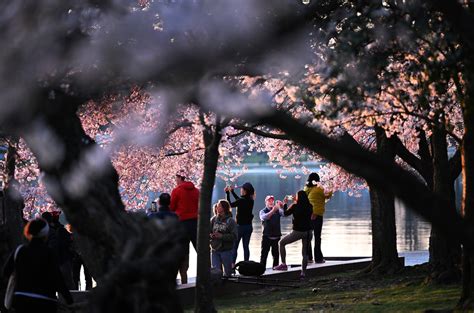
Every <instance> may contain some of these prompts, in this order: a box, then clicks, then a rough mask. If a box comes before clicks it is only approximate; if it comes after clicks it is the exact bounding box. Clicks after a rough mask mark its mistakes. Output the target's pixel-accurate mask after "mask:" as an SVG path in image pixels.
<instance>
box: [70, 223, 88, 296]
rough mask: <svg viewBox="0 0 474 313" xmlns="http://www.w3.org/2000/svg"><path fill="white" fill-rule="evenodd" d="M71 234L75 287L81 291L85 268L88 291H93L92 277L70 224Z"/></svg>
mask: <svg viewBox="0 0 474 313" xmlns="http://www.w3.org/2000/svg"><path fill="white" fill-rule="evenodd" d="M66 228H67V229H68V231H69V233H70V234H71V239H72V248H73V254H72V279H73V281H74V287H75V289H77V290H80V289H81V288H80V287H81V267H82V268H84V280H85V283H86V286H85V287H86V290H91V289H92V276H91V274H90V273H89V270H88V268H87V266H86V264H85V263H84V261H83V259H82V256H81V254H80V252H79V249H78V248H77V245H76V241H75V238H74V237H75V235H74V230H73V228H72V226H71V224H68V225H67V227H66Z"/></svg>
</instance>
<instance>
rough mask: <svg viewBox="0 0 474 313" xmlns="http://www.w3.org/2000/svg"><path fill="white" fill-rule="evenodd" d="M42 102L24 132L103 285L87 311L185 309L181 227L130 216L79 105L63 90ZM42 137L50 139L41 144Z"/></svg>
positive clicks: (96, 291) (100, 284) (93, 294)
mask: <svg viewBox="0 0 474 313" xmlns="http://www.w3.org/2000/svg"><path fill="white" fill-rule="evenodd" d="M51 98H52V99H51ZM43 99H48V100H47V101H46V100H45V101H44V103H42V110H41V113H38V114H37V120H36V122H34V123H32V125H33V126H32V128H31V129H26V128H24V129H22V131H24V136H23V137H24V138H25V140H26V142H27V144H28V145H29V147H30V148H31V150H32V151H33V153H34V154H35V156H36V158H37V159H38V163H39V166H40V169H41V171H42V172H43V173H44V179H43V181H44V183H45V185H46V187H47V189H48V192H49V194H50V195H51V197H52V198H53V199H54V201H55V202H56V203H57V204H58V206H59V207H60V208H61V209H62V210H63V212H64V213H65V214H66V217H67V219H68V221H69V222H70V223H71V225H72V226H73V228H74V229H75V234H76V237H75V240H76V242H77V243H78V247H79V250H80V251H81V253H82V255H83V258H84V261H85V263H86V265H87V266H88V267H89V269H90V271H91V272H92V275H93V276H94V278H95V279H96V281H97V282H98V286H97V288H95V289H94V291H93V293H92V295H91V298H90V303H91V306H90V309H89V311H90V312H101V313H103V312H114V313H115V312H150V313H151V312H163V311H165V312H180V311H182V309H181V306H180V304H179V299H178V297H177V293H176V275H177V272H178V266H179V260H181V259H182V257H183V251H184V249H183V247H182V244H181V242H182V241H181V240H182V238H183V237H182V236H183V233H182V232H180V231H179V227H177V225H171V224H164V225H158V223H156V221H153V220H148V219H146V218H145V217H143V216H139V215H134V214H127V213H126V212H125V209H124V205H123V203H122V201H121V198H120V194H119V191H118V175H117V172H116V171H115V169H114V168H113V166H112V164H111V162H110V160H109V158H108V157H107V156H105V155H104V154H103V153H100V148H99V147H98V146H97V145H96V144H95V143H94V141H93V140H92V139H91V138H89V137H88V136H87V135H86V134H85V132H84V130H83V128H82V125H81V122H80V120H79V118H78V117H77V116H76V114H75V111H76V108H77V107H78V105H79V104H80V103H77V102H76V103H75V102H74V100H73V99H71V98H69V97H67V96H65V95H62V94H61V93H60V92H57V93H55V95H54V97H48V96H47V95H46V96H45V98H43ZM44 134H47V137H48V142H44V141H42V139H44ZM42 136H43V137H42ZM51 156H56V158H55V159H51Z"/></svg>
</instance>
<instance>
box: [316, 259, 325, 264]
mask: <svg viewBox="0 0 474 313" xmlns="http://www.w3.org/2000/svg"><path fill="white" fill-rule="evenodd" d="M316 263H318V264H322V263H326V260H324V259H322V260H321V261H316Z"/></svg>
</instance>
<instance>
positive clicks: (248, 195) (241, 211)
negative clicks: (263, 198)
mask: <svg viewBox="0 0 474 313" xmlns="http://www.w3.org/2000/svg"><path fill="white" fill-rule="evenodd" d="M224 191H225V193H226V196H227V201H228V202H229V203H230V206H231V207H233V208H237V209H236V214H235V220H236V222H237V240H236V241H235V242H234V248H233V256H232V259H233V263H234V264H235V261H236V260H237V249H238V248H239V243H240V240H241V239H242V245H243V247H244V260H245V261H248V260H249V259H250V249H249V243H250V236H251V235H252V232H253V227H252V220H253V204H254V195H255V189H254V188H253V186H252V184H251V183H245V184H243V185H242V189H241V190H240V195H241V197H239V196H238V195H237V194H236V193H235V191H234V188H232V187H226V188H225V189H224ZM231 192H232V195H233V196H234V198H235V201H234V202H232V201H231V200H230V193H231Z"/></svg>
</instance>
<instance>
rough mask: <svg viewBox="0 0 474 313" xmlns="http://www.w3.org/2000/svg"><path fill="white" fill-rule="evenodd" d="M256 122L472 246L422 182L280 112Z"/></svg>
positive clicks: (467, 231) (468, 233)
mask: <svg viewBox="0 0 474 313" xmlns="http://www.w3.org/2000/svg"><path fill="white" fill-rule="evenodd" d="M259 122H262V123H265V124H268V125H270V126H273V127H275V128H278V129H280V130H282V131H284V132H285V133H286V134H287V135H288V136H289V137H290V138H291V139H292V140H293V141H294V142H296V143H298V144H301V145H302V146H304V147H306V148H308V149H309V150H311V151H314V152H316V153H318V154H319V155H320V156H322V157H324V158H326V159H327V160H329V161H332V162H334V163H335V164H337V165H339V166H341V167H342V168H344V169H345V170H347V171H348V172H351V173H353V174H355V175H357V176H359V177H361V178H364V179H365V180H366V181H367V182H368V183H369V184H371V185H374V186H377V187H379V188H381V189H383V190H385V191H391V192H393V193H394V195H395V196H396V197H397V198H399V199H400V200H401V201H403V202H404V203H405V204H406V205H407V207H409V208H410V209H412V210H414V211H415V212H417V213H418V214H420V215H421V216H423V217H424V218H425V219H426V220H428V221H429V222H431V223H432V224H435V225H436V226H438V227H439V229H440V230H442V231H443V232H444V233H445V234H446V235H448V236H450V237H452V238H453V239H455V240H457V241H463V242H464V243H465V244H470V245H472V244H473V243H474V233H473V231H472V228H470V227H468V226H467V225H466V224H465V223H464V222H463V221H462V219H461V217H460V216H459V215H458V214H457V213H453V210H438V209H435V206H434V203H435V202H437V201H439V202H441V203H442V205H443V206H444V207H445V208H448V207H450V206H451V204H450V203H449V201H447V200H446V199H445V197H444V196H443V195H438V194H434V193H433V192H432V191H431V190H430V189H429V188H428V187H427V186H426V184H425V183H424V182H422V181H421V180H420V179H419V178H417V177H416V176H414V175H413V174H411V173H410V172H408V171H406V170H404V169H403V168H401V167H400V166H398V165H396V164H393V163H390V162H387V161H385V160H383V159H381V158H380V157H379V156H377V155H375V154H374V153H371V152H370V151H367V150H365V149H363V148H362V147H361V146H360V145H357V144H355V143H353V142H352V140H347V138H346V137H345V136H343V137H341V138H339V139H337V140H336V139H332V138H329V137H327V136H325V135H323V134H322V133H321V132H320V131H318V130H316V129H314V128H311V127H308V126H306V125H304V124H302V123H300V122H299V121H297V120H295V119H294V118H293V117H291V116H290V115H289V114H287V113H285V112H282V111H278V110H273V111H272V112H270V113H268V114H267V115H265V116H263V117H260V118H259Z"/></svg>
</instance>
